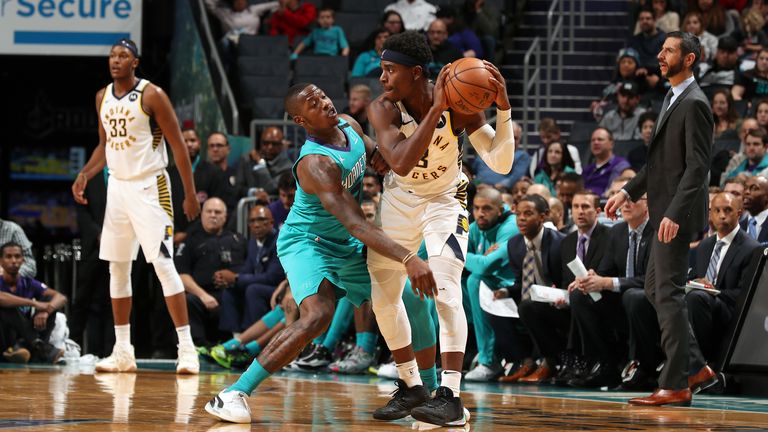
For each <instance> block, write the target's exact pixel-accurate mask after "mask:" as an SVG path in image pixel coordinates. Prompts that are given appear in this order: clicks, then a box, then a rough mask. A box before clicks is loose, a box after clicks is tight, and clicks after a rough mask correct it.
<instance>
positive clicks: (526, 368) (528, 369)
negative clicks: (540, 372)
mask: <svg viewBox="0 0 768 432" xmlns="http://www.w3.org/2000/svg"><path fill="white" fill-rule="evenodd" d="M534 370H535V369H534V368H533V365H527V364H524V365H522V366H520V367H519V368H517V370H516V371H514V372H513V373H511V374H510V375H507V376H503V377H501V378H499V382H502V383H513V382H517V381H518V380H519V379H520V378H523V377H527V376H528V375H530V374H531V373H533V371H534Z"/></svg>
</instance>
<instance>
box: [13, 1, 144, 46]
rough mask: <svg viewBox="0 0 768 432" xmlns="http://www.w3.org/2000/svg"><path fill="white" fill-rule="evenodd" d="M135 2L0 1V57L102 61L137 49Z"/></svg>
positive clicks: (138, 4) (138, 21)
mask: <svg viewBox="0 0 768 432" xmlns="http://www.w3.org/2000/svg"><path fill="white" fill-rule="evenodd" d="M141 3H142V2H141V0H0V54H33V55H37V54H46V55H86V56H103V55H107V53H109V49H110V47H111V46H112V44H114V43H115V41H117V40H119V39H120V38H128V39H132V40H134V41H135V42H136V44H137V45H138V46H139V47H140V46H141Z"/></svg>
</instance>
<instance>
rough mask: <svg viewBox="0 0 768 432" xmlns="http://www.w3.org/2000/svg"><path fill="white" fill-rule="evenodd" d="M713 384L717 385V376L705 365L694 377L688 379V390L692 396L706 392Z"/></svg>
mask: <svg viewBox="0 0 768 432" xmlns="http://www.w3.org/2000/svg"><path fill="white" fill-rule="evenodd" d="M715 384H717V374H716V373H715V371H713V370H712V368H711V367H709V366H707V365H704V367H703V368H701V369H700V370H699V371H698V372H697V373H696V375H691V376H689V377H688V388H689V389H690V390H691V393H693V394H697V393H698V392H700V391H702V390H706V389H708V388H710V387H712V386H713V385H715Z"/></svg>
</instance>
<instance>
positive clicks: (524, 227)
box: [495, 195, 568, 382]
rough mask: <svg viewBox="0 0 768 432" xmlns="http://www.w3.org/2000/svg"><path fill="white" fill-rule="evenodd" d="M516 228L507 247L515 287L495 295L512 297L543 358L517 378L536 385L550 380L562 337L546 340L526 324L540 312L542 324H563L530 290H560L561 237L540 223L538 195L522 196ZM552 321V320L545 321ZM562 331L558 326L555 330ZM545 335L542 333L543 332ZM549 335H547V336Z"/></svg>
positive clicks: (544, 208)
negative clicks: (557, 288)
mask: <svg viewBox="0 0 768 432" xmlns="http://www.w3.org/2000/svg"><path fill="white" fill-rule="evenodd" d="M516 212H517V228H518V229H519V230H520V235H516V236H514V237H512V238H511V239H510V240H509V242H508V243H507V251H508V253H509V265H510V267H511V268H512V274H513V275H514V277H515V284H514V285H512V287H510V288H508V289H499V290H497V291H496V293H495V295H496V297H497V298H500V297H506V296H509V297H512V298H513V299H514V300H515V302H516V303H517V304H518V305H519V306H518V312H519V314H520V320H521V321H522V322H523V324H524V325H525V326H526V327H527V328H528V330H529V331H530V333H531V336H532V338H533V340H534V341H536V343H537V345H538V347H539V352H541V355H542V356H543V357H544V359H545V360H544V362H543V363H542V364H541V366H539V368H538V369H536V371H534V372H533V373H532V374H530V375H528V376H527V377H524V378H521V379H525V380H527V381H529V382H540V381H543V380H545V379H549V378H551V377H552V375H553V374H554V371H555V357H556V356H557V354H558V353H559V352H560V350H562V347H561V345H564V343H560V342H559V341H560V340H564V339H565V337H566V336H567V332H566V333H565V334H561V335H558V336H557V337H556V338H554V339H550V338H546V337H544V336H543V333H539V331H541V330H542V329H541V328H540V326H536V327H535V328H531V327H530V326H529V325H528V323H534V325H535V323H537V322H539V317H538V314H539V313H540V312H539V310H540V309H544V312H542V313H543V314H544V315H545V316H544V317H542V318H543V319H544V320H545V322H546V323H550V322H553V321H554V322H559V321H560V320H563V318H562V316H561V314H560V311H559V310H557V309H555V308H553V307H551V306H549V305H544V308H541V307H539V306H540V305H541V303H535V302H533V301H531V295H530V288H531V285H533V284H538V285H544V286H552V285H554V286H558V287H559V286H562V268H561V264H560V263H561V253H560V242H561V241H562V239H563V235H562V234H561V233H559V232H557V231H555V230H552V229H549V228H544V222H545V221H546V220H547V218H548V217H549V204H548V203H547V200H546V199H545V198H543V197H541V196H540V195H526V196H524V197H523V198H521V199H520V200H519V201H518V203H517V208H516ZM548 318H552V319H548ZM565 326H566V328H567V326H568V317H567V316H566V317H565ZM559 327H562V326H559ZM544 332H546V329H544ZM547 334H549V333H547Z"/></svg>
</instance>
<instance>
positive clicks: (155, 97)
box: [143, 84, 200, 220]
mask: <svg viewBox="0 0 768 432" xmlns="http://www.w3.org/2000/svg"><path fill="white" fill-rule="evenodd" d="M143 104H144V109H145V111H146V112H147V113H148V114H149V115H151V116H153V117H154V118H155V121H157V124H158V125H160V129H161V130H162V131H163V136H164V137H165V139H166V140H167V141H168V144H170V146H171V151H173V159H174V161H175V162H176V166H177V167H178V168H179V176H180V177H181V182H182V183H183V184H184V204H183V207H184V214H185V215H187V219H188V220H193V219H195V218H196V217H197V215H199V214H200V203H199V202H198V201H197V193H196V191H195V181H194V179H193V178H192V162H190V160H189V152H188V151H187V146H185V145H184V138H183V137H182V136H181V128H180V127H179V121H178V120H177V119H176V113H175V112H173V106H172V105H171V101H170V99H168V95H166V94H165V92H164V91H163V89H161V88H160V87H157V86H156V85H152V84H150V85H148V86H147V88H146V89H145V91H144V101H143Z"/></svg>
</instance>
